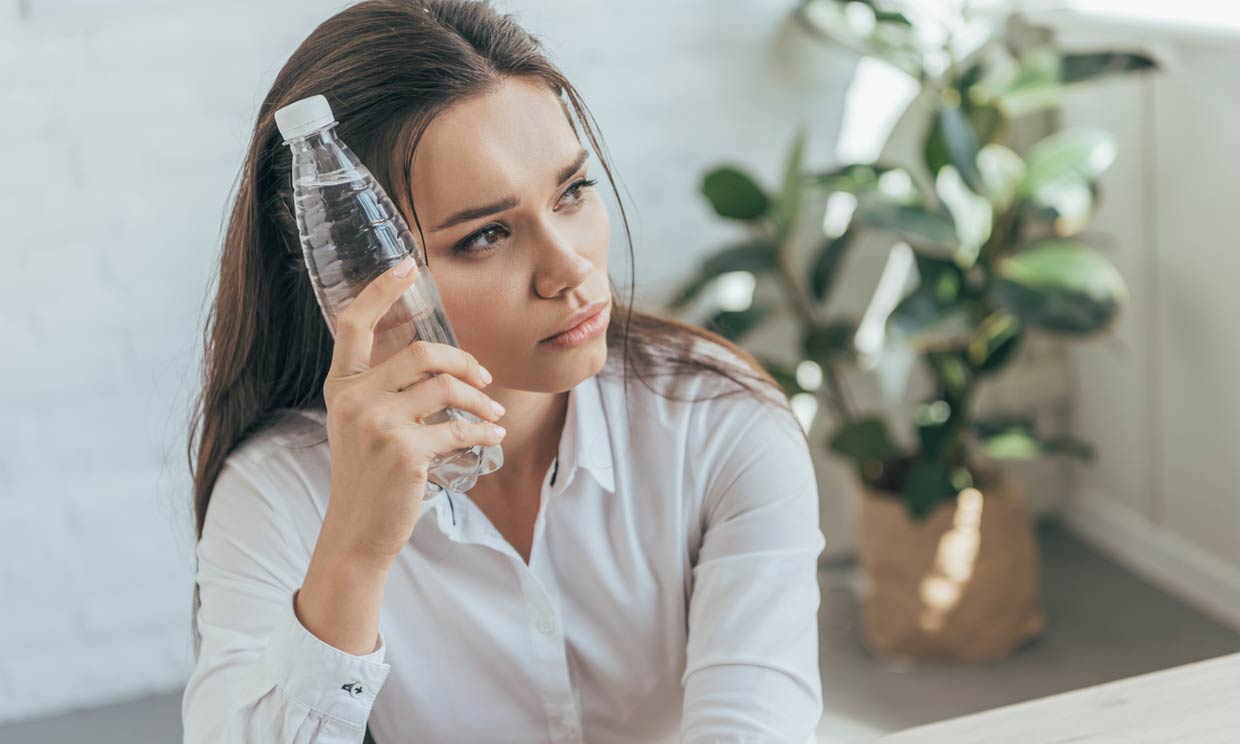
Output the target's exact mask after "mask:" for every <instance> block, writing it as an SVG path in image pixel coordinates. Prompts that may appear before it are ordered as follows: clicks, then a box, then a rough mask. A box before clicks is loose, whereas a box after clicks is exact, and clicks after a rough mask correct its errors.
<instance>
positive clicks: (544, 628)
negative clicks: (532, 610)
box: [538, 617, 566, 724]
mask: <svg viewBox="0 0 1240 744" xmlns="http://www.w3.org/2000/svg"><path fill="white" fill-rule="evenodd" d="M538 630H539V631H541V632H542V633H544V634H546V635H551V634H552V633H554V632H555V623H553V622H551V621H550V620H548V619H547V618H545V617H544V618H543V619H542V620H539V621H538ZM560 723H561V724H563V723H566V722H565V721H560Z"/></svg>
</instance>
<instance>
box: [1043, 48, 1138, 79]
mask: <svg viewBox="0 0 1240 744" xmlns="http://www.w3.org/2000/svg"><path fill="white" fill-rule="evenodd" d="M1059 67H1060V80H1062V81H1063V82H1064V83H1069V84H1071V83H1079V82H1084V81H1087V80H1095V79H1097V78H1101V77H1106V76H1108V75H1121V74H1124V73H1128V72H1142V71H1144V70H1155V69H1158V63H1157V62H1155V61H1154V58H1153V57H1149V56H1146V55H1144V54H1135V53H1132V52H1087V53H1083V54H1065V55H1063V57H1062V58H1061V61H1060V66H1059Z"/></svg>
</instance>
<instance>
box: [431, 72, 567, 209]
mask: <svg viewBox="0 0 1240 744" xmlns="http://www.w3.org/2000/svg"><path fill="white" fill-rule="evenodd" d="M580 150H581V145H580V143H579V142H578V140H577V136H576V133H575V132H574V131H573V127H572V125H571V123H570V122H569V121H568V119H567V117H566V116H565V111H564V107H563V105H562V104H561V102H560V100H559V99H558V98H557V97H556V96H555V94H553V93H552V92H551V91H550V90H548V89H547V88H545V87H543V86H541V85H538V84H536V83H534V82H529V81H524V80H508V81H505V82H504V83H503V84H501V86H500V87H498V88H496V89H494V90H493V91H491V92H489V93H486V94H484V95H481V96H477V97H475V98H470V99H468V100H466V101H462V102H461V103H459V104H457V105H455V106H453V107H452V108H450V109H448V110H447V111H445V112H443V113H441V114H439V115H438V116H436V117H435V118H434V119H433V120H432V121H431V123H430V124H429V125H428V126H427V129H426V132H425V134H424V135H423V136H422V139H421V141H420V142H419V143H418V147H417V150H416V152H415V153H414V158H413V163H412V169H411V173H410V187H411V190H412V191H413V194H414V196H415V198H416V199H417V202H418V211H419V213H423V214H426V215H428V216H429V215H433V214H438V213H440V211H441V210H447V209H451V208H454V207H456V206H459V205H470V204H474V203H476V202H477V203H481V202H485V201H487V197H495V198H497V199H499V198H503V197H505V196H508V195H517V192H518V191H520V190H522V188H524V189H537V190H543V189H548V188H554V187H555V186H556V185H557V184H556V176H557V174H558V171H559V170H560V168H561V167H562V166H563V165H564V164H565V163H568V162H572V160H573V158H574V157H575V156H576V155H577V153H578V152H579V151H580ZM543 181H547V183H543Z"/></svg>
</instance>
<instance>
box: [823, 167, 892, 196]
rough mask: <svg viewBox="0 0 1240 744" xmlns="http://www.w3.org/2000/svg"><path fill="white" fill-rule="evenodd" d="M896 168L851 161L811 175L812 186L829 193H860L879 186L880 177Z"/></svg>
mask: <svg viewBox="0 0 1240 744" xmlns="http://www.w3.org/2000/svg"><path fill="white" fill-rule="evenodd" d="M892 170H895V168H892V167H889V166H883V165H874V164H872V163H849V164H848V165H843V166H840V167H838V168H832V169H831V170H827V171H822V172H821V173H815V174H813V175H812V176H810V179H809V182H810V184H811V185H812V186H814V187H816V188H818V189H821V190H822V191H825V192H827V193H830V192H833V191H847V192H848V193H850V194H859V193H861V192H863V191H867V190H869V189H873V188H875V187H877V186H878V179H879V178H880V177H881V176H882V175H883V174H884V173H887V172H889V171H892Z"/></svg>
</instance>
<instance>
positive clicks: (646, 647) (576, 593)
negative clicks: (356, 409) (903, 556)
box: [182, 368, 823, 744]
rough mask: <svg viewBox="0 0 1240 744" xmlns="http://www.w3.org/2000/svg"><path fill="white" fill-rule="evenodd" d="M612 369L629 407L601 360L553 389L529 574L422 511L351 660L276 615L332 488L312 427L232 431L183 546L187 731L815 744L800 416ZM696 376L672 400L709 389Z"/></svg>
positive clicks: (445, 508)
mask: <svg viewBox="0 0 1240 744" xmlns="http://www.w3.org/2000/svg"><path fill="white" fill-rule="evenodd" d="M630 379H631V382H630V386H629V397H628V398H627V400H626V398H625V396H624V394H623V384H622V381H621V377H620V376H619V372H618V371H617V370H612V369H610V368H606V369H605V370H604V372H603V373H600V374H599V375H596V376H593V377H590V378H588V379H586V380H584V381H583V382H581V383H580V384H578V385H576V386H575V387H574V388H572V389H571V391H570V394H569V402H568V413H567V418H566V420H565V426H564V430H563V433H562V436H561V439H560V445H559V450H558V456H557V459H556V461H555V462H554V463H553V465H552V467H551V468H549V469H548V472H547V475H546V477H545V478H544V479H543V483H542V488H541V492H540V493H541V505H540V508H539V511H538V516H537V520H536V522H535V525H534V535H533V543H532V547H531V552H530V560H529V563H528V564H527V563H526V562H525V561H524V560H522V558H521V556H520V555H519V554H518V553H517V552H516V551H515V550H514V549H513V547H512V546H511V545H510V544H509V543H508V542H507V540H505V539H504V537H503V536H501V535H500V533H499V532H498V531H497V530H496V529H495V527H494V526H493V525H492V524H491V523H490V521H489V520H488V518H487V516H486V515H485V514H484V513H483V512H482V511H481V510H480V509H478V507H477V506H475V505H474V504H473V502H472V501H470V499H469V497H468V495H466V494H462V493H455V492H450V491H444V492H441V493H439V494H438V495H436V496H435V497H434V498H432V499H431V500H429V501H427V502H426V503H425V506H424V510H423V515H422V517H421V519H419V521H418V523H417V526H416V527H415V528H414V531H413V535H412V537H411V538H410V540H409V543H408V545H406V546H405V547H404V548H403V549H402V551H401V552H400V554H399V555H398V556H397V558H396V560H395V562H394V563H393V565H392V567H391V571H390V573H389V577H388V583H387V587H386V590H385V593H384V597H383V603H382V611H381V619H380V623H379V635H378V639H377V640H378V647H377V649H376V650H375V651H374V652H373V653H370V654H367V655H364V656H355V655H352V654H349V653H346V652H344V651H341V650H339V649H336V648H334V647H331V646H329V645H327V644H326V643H324V642H322V641H320V640H319V639H318V638H316V637H315V636H314V635H312V634H311V633H309V632H308V631H307V630H306V629H305V628H304V627H303V626H302V625H301V624H300V623H299V622H298V620H297V618H296V616H295V615H294V613H293V599H294V595H295V592H296V591H297V590H298V589H299V588H300V586H301V583H302V580H303V579H304V577H305V573H306V569H307V566H308V565H309V561H310V556H311V553H312V552H313V550H314V546H315V541H316V539H317V537H318V533H319V529H320V528H321V526H322V522H323V516H324V513H325V510H326V509H327V502H328V497H329V493H328V491H329V485H330V483H331V478H330V475H331V469H330V462H329V456H328V445H327V442H326V433H325V428H324V416H325V414H324V413H322V412H321V411H292V410H288V411H286V412H284V414H285V415H283V416H282V418H281V419H280V420H279V421H278V422H277V424H276V425H275V426H273V427H271V428H268V429H266V430H264V431H263V432H261V433H260V434H258V435H256V436H254V437H252V438H250V439H249V440H247V442H246V443H244V444H243V445H242V446H241V447H239V448H238V449H237V450H235V451H234V452H233V453H232V454H230V455H229V457H228V459H227V460H226V461H225V465H224V468H223V470H222V471H221V473H220V476H219V479H218V481H217V483H216V485H215V490H214V492H213V495H212V499H211V504H210V509H209V510H208V513H207V518H206V523H205V527H204V531H203V537H202V539H201V541H200V542H199V544H198V548H197V557H198V568H197V581H198V584H199V586H200V587H201V601H202V604H201V607H200V608H199V611H198V622H199V630H200V632H201V634H202V647H201V651H200V653H199V657H198V661H197V665H196V668H195V669H194V671H193V675H192V677H191V678H190V680H189V684H188V686H187V687H186V690H185V695H184V699H183V703H182V714H183V719H184V725H185V741H186V742H187V743H189V744H198V743H203V744H205V743H206V742H213V743H214V742H262V743H263V744H268V743H271V744H275V743H278V742H319V743H320V744H329V743H330V744H345V743H346V742H348V743H351V744H352V743H358V744H360V742H362V740H363V736H364V733H365V730H366V726H367V724H369V727H370V731H371V733H372V735H373V737H374V739H375V741H376V742H378V744H390V743H391V742H434V743H435V744H448V743H450V742H518V743H521V742H588V743H589V744H610V743H612V742H616V743H621V742H623V743H624V744H635V743H638V742H640V743H642V744H647V743H650V742H674V741H680V742H694V743H700V742H712V743H713V742H795V743H796V744H803V743H804V742H807V741H810V742H812V741H813V740H814V738H813V731H814V728H815V725H816V724H817V722H818V718H819V715H820V713H821V709H822V703H821V686H820V681H819V670H818V626H817V620H816V618H817V609H818V604H819V593H818V584H817V581H816V565H817V557H818V555H819V553H820V552H821V550H822V548H823V536H822V533H821V531H820V530H819V528H818V496H817V485H816V480H815V476H814V468H813V463H812V460H811V456H810V451H809V445H808V444H807V442H806V439H805V436H804V434H803V432H802V430H801V428H800V425H799V424H798V423H797V422H796V420H795V419H794V418H793V416H792V414H791V413H790V412H789V411H788V410H787V408H786V404H782V403H781V405H784V408H783V409H778V408H775V407H774V406H772V405H771V403H770V402H769V401H768V402H767V403H766V404H765V405H764V404H763V403H762V402H761V401H759V400H757V399H755V398H754V397H752V396H750V395H748V394H746V393H740V394H739V395H729V396H728V397H723V398H720V399H718V400H707V401H699V402H677V401H672V400H667V399H666V398H663V397H660V396H658V395H657V394H655V393H653V392H651V391H650V390H648V389H647V388H646V387H645V386H644V385H643V384H641V383H640V382H638V381H636V379H634V378H630ZM707 379H708V378H707V376H701V377H699V378H693V379H691V380H690V381H689V383H688V384H687V385H686V386H685V387H682V388H680V389H678V390H677V391H676V394H677V396H678V397H689V398H692V397H698V396H700V395H702V394H703V393H704V392H711V391H717V390H722V388H718V387H717V386H716V387H711V388H709V389H708V388H706V387H703V386H704V385H705V384H706V382H705V381H706V380H707ZM711 379H715V380H717V379H718V378H717V377H712V378H711ZM655 384H658V381H657V380H656V381H655ZM772 400H774V399H773V398H772ZM483 477H485V476H483Z"/></svg>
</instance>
